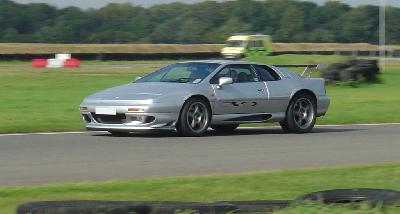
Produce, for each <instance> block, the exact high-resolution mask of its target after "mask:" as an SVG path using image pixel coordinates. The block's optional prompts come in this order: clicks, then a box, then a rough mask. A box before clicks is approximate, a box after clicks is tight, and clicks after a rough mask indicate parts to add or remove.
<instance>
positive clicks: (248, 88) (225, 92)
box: [211, 64, 268, 114]
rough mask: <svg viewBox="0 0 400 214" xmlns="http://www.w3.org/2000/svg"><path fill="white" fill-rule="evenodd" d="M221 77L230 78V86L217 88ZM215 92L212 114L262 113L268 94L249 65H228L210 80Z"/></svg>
mask: <svg viewBox="0 0 400 214" xmlns="http://www.w3.org/2000/svg"><path fill="white" fill-rule="evenodd" d="M221 77H231V78H232V79H233V83H232V84H228V85H223V86H222V87H217V86H218V80H219V78H221ZM211 84H213V88H214V92H215V97H216V101H215V106H214V114H251V113H263V112H264V111H265V106H266V104H267V98H268V92H267V90H266V86H265V84H264V82H262V81H261V79H260V78H259V77H258V76H257V74H256V73H255V71H254V70H253V69H252V67H251V66H250V65H247V64H237V65H228V66H226V67H224V68H223V69H221V71H220V72H218V73H217V74H216V75H215V76H214V77H213V78H212V79H211Z"/></svg>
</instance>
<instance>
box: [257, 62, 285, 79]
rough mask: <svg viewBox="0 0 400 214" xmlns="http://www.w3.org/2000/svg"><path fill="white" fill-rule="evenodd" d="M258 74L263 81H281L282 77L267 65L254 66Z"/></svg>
mask: <svg viewBox="0 0 400 214" xmlns="http://www.w3.org/2000/svg"><path fill="white" fill-rule="evenodd" d="M254 68H255V69H256V71H257V73H258V74H259V75H260V77H261V79H262V80H263V81H276V80H280V79H281V77H280V76H279V75H278V74H277V73H276V72H275V71H274V70H273V69H272V68H270V67H268V66H265V65H254Z"/></svg>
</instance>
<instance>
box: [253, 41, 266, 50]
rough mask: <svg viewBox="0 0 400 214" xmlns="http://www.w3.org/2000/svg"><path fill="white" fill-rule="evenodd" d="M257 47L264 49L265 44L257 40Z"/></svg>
mask: <svg viewBox="0 0 400 214" xmlns="http://www.w3.org/2000/svg"><path fill="white" fill-rule="evenodd" d="M255 43H256V44H255V47H257V48H262V47H264V42H263V41H262V40H257V41H255Z"/></svg>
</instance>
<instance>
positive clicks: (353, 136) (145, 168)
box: [0, 124, 400, 186]
mask: <svg viewBox="0 0 400 214" xmlns="http://www.w3.org/2000/svg"><path fill="white" fill-rule="evenodd" d="M381 162H400V124H392V125H348V126H318V127H316V128H315V129H314V132H313V133H310V134H303V135H298V134H284V133H283V132H282V131H281V130H280V128H278V127H263V128H240V129H239V130H237V131H236V132H234V133H232V134H218V133H215V132H213V131H209V133H208V136H206V137H201V138H184V137H177V136H176V135H175V134H174V133H168V132H167V133H165V132H156V133H155V132H152V133H137V134H132V135H130V136H128V137H111V136H110V135H108V134H107V133H104V132H85V133H64V134H62V133H59V134H28V135H0V186H12V185H32V184H44V183H60V182H80V181H88V180H95V181H103V180H113V179H140V178H152V177H165V176H188V175H206V174H222V173H237V172H251V171H265V170H274V169H287V168H307V167H326V166H341V165H350V164H367V163H381Z"/></svg>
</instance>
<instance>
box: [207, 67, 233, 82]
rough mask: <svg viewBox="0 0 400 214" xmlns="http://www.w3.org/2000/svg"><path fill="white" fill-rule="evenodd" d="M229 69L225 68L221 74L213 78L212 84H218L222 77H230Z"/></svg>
mask: <svg viewBox="0 0 400 214" xmlns="http://www.w3.org/2000/svg"><path fill="white" fill-rule="evenodd" d="M229 71H230V70H229V67H228V66H225V67H224V68H223V69H222V70H221V71H220V72H218V73H217V74H216V75H215V76H213V78H211V80H210V83H211V84H218V81H219V78H221V77H230V72H229Z"/></svg>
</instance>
